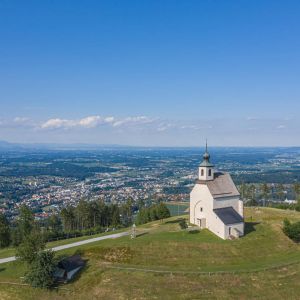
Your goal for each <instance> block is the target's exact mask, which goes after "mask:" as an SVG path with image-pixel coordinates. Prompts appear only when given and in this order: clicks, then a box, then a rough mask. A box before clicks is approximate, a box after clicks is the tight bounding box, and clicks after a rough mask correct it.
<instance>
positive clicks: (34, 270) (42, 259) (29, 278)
mask: <svg viewBox="0 0 300 300" xmlns="http://www.w3.org/2000/svg"><path fill="white" fill-rule="evenodd" d="M55 267H56V263H55V258H54V252H53V251H51V250H48V251H40V252H38V253H37V254H36V257H35V259H34V260H33V261H32V262H31V264H30V265H29V267H28V271H27V273H26V275H25V281H26V282H28V283H29V284H30V285H31V286H33V287H39V288H50V287H51V286H52V285H53V283H54V278H53V273H54V271H55Z"/></svg>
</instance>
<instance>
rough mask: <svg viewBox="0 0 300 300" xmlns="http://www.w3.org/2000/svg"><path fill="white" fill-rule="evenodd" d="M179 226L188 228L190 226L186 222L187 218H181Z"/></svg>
mask: <svg viewBox="0 0 300 300" xmlns="http://www.w3.org/2000/svg"><path fill="white" fill-rule="evenodd" d="M179 226H180V228H181V229H187V228H188V224H187V223H186V220H185V219H182V220H180V222H179Z"/></svg>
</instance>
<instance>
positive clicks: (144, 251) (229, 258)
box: [0, 208, 300, 299]
mask: <svg viewBox="0 0 300 300" xmlns="http://www.w3.org/2000/svg"><path fill="white" fill-rule="evenodd" d="M245 213H246V221H247V224H246V232H247V234H246V236H245V237H243V238H241V239H239V240H234V241H223V240H221V239H219V238H218V237H216V236H215V235H213V234H212V233H210V232H209V231H208V230H202V231H200V232H199V231H192V232H187V231H182V230H180V228H179V226H178V221H179V219H180V217H172V218H170V219H168V220H165V221H164V222H160V221H157V222H152V223H149V224H146V225H144V226H140V227H138V234H139V236H138V237H137V238H136V239H134V240H131V239H130V238H129V237H122V238H120V239H114V240H105V241H101V242H97V243H94V244H89V245H85V246H81V247H79V248H77V249H76V248H74V249H69V250H66V251H64V252H63V254H73V253H75V252H76V251H77V252H79V253H81V254H82V256H83V257H84V258H85V259H87V260H88V264H87V267H86V269H85V270H84V271H83V272H82V273H81V274H80V276H79V277H78V278H77V279H76V280H75V281H74V282H72V283H70V284H67V285H65V286H63V288H64V289H58V290H55V291H42V290H38V289H32V288H30V287H26V286H21V287H19V286H11V285H1V288H0V298H1V299H41V298H42V299H69V298H73V297H76V298H77V299H103V298H105V299H133V298H136V299H191V298H200V297H202V298H209V299H211V298H212V299H213V298H223V299H249V298H250V299H251V298H264V299H280V298H283V297H287V296H288V298H289V299H296V298H297V295H298V294H300V287H299V286H298V284H297V283H298V282H299V280H300V272H299V271H300V246H299V245H297V244H295V243H293V242H292V241H291V240H289V239H288V238H287V237H286V236H285V235H284V234H283V233H282V230H281V225H282V220H283V219H284V218H285V217H288V218H289V219H291V220H300V213H298V212H292V211H283V210H277V209H270V208H264V209H263V208H260V209H255V208H247V209H246V210H245ZM182 217H186V216H182ZM1 268H2V269H0V281H2V282H7V281H9V282H16V283H18V282H20V279H19V277H20V276H22V275H23V268H22V266H21V265H20V264H19V263H17V262H16V263H11V264H6V265H2V266H1ZM65 289H67V290H65Z"/></svg>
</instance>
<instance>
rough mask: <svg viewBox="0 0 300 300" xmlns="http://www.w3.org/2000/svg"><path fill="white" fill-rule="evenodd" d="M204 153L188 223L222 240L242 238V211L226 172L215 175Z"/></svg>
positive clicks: (191, 201) (241, 205)
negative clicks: (204, 229)
mask: <svg viewBox="0 0 300 300" xmlns="http://www.w3.org/2000/svg"><path fill="white" fill-rule="evenodd" d="M209 160H210V155H209V153H208V151H207V145H206V152H205V153H204V155H203V161H202V163H201V164H200V166H199V174H198V179H197V180H196V184H195V186H194V188H193V190H192V191H191V194H190V223H192V224H195V225H198V226H199V227H200V228H207V229H209V230H210V231H211V232H213V233H214V234H216V235H217V236H219V237H220V238H222V239H233V238H238V237H240V236H243V235H244V209H243V201H241V200H240V194H239V192H238V190H237V188H236V186H235V184H234V182H233V181H232V179H231V176H230V174H229V173H225V172H216V171H215V170H214V165H212V164H211V163H210V161H209Z"/></svg>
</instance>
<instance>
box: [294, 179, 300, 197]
mask: <svg viewBox="0 0 300 300" xmlns="http://www.w3.org/2000/svg"><path fill="white" fill-rule="evenodd" d="M293 189H294V193H295V197H296V200H298V201H300V183H299V182H296V183H294V185H293Z"/></svg>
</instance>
